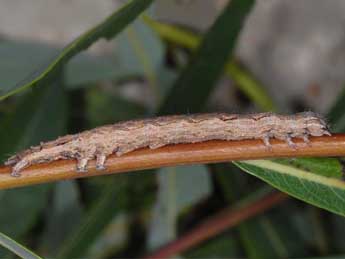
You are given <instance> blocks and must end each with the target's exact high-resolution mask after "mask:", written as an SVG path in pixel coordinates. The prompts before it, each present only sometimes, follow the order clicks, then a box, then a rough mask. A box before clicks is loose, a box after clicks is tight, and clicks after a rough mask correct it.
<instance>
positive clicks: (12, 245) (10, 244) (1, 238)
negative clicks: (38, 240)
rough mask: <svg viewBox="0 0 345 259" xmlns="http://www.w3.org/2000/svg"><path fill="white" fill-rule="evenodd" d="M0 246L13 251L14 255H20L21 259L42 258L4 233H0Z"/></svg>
mask: <svg viewBox="0 0 345 259" xmlns="http://www.w3.org/2000/svg"><path fill="white" fill-rule="evenodd" d="M0 245H2V246H3V247H6V248H7V249H8V250H10V251H12V252H13V253H14V254H16V255H18V256H19V257H20V258H25V259H39V258H41V257H39V256H38V255H36V254H35V253H34V252H32V251H30V250H29V249H27V248H26V247H24V246H22V245H21V244H19V243H17V242H16V241H14V240H13V239H11V238H9V237H8V236H6V235H4V234H3V233H0Z"/></svg>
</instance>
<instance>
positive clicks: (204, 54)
mask: <svg viewBox="0 0 345 259" xmlns="http://www.w3.org/2000/svg"><path fill="white" fill-rule="evenodd" d="M253 3H254V0H233V1H231V2H230V3H229V4H228V5H227V6H225V8H224V10H223V12H222V13H221V14H220V15H219V17H218V18H217V19H216V21H215V23H214V24H213V25H212V27H211V28H210V29H209V31H208V32H207V34H206V35H205V37H204V39H203V41H202V43H201V45H200V47H199V48H198V50H197V51H196V53H195V56H194V58H193V59H192V60H191V63H190V64H189V65H188V66H187V67H186V68H185V70H184V71H183V72H182V74H181V76H180V77H179V78H178V79H177V81H176V82H175V84H174V86H173V88H172V89H171V91H170V93H169V94H168V96H167V97H166V100H165V102H164V104H163V105H162V106H161V108H160V110H159V114H167V113H185V112H192V113H193V112H200V110H201V109H202V107H203V106H204V104H205V102H206V100H207V98H208V96H209V95H210V93H211V91H212V89H213V88H214V86H215V85H216V82H217V80H218V78H219V76H220V75H221V73H222V72H223V69H224V66H225V64H226V61H227V60H228V58H229V57H230V55H231V52H232V50H233V49H234V46H235V43H236V39H237V36H238V35H239V32H240V31H241V29H242V26H243V23H244V20H245V17H246V16H247V14H248V13H249V11H250V9H251V7H252V6H253Z"/></svg>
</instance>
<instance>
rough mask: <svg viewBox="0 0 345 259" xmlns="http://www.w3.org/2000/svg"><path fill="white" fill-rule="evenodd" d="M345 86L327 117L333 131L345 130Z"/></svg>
mask: <svg viewBox="0 0 345 259" xmlns="http://www.w3.org/2000/svg"><path fill="white" fill-rule="evenodd" d="M344 111H345V88H344V89H343V91H342V93H341V94H340V95H339V96H338V98H337V100H336V101H335V102H334V104H333V106H332V107H331V109H330V110H329V112H328V115H327V119H328V122H329V124H330V126H331V128H332V131H333V132H343V131H344V130H345V112H344Z"/></svg>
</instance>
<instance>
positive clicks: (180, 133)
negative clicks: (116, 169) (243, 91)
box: [5, 112, 331, 177]
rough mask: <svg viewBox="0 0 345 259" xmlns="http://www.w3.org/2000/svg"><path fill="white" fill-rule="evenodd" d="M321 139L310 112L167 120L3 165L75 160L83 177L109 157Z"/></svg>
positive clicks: (114, 130) (52, 144)
mask: <svg viewBox="0 0 345 259" xmlns="http://www.w3.org/2000/svg"><path fill="white" fill-rule="evenodd" d="M322 135H331V133H330V131H329V130H328V126H327V123H326V122H325V120H324V119H322V117H321V116H320V115H318V114H316V113H313V112H302V113H297V114H293V115H279V114H273V113H257V114H247V115H240V114H227V113H206V114H194V115H172V116H162V117H156V118H151V119H141V120H131V121H125V122H119V123H115V124H112V125H105V126H101V127H98V128H95V129H92V130H87V131H84V132H81V133H78V134H75V135H67V136H63V137H59V138H58V139H56V140H53V141H49V142H46V143H41V144H40V145H38V146H34V147H31V148H29V149H27V150H24V151H22V152H20V153H18V154H16V155H14V156H12V157H10V158H9V159H8V160H7V161H6V162H5V165H9V166H12V171H11V175H12V176H15V177H18V176H20V172H21V171H22V170H23V169H24V168H26V167H28V166H30V165H33V164H39V163H46V162H51V161H54V160H59V159H76V160H77V166H76V171H77V172H86V171H87V166H88V162H89V161H90V160H92V159H96V169H97V170H104V169H105V162H106V159H107V157H108V156H109V155H110V154H113V153H115V154H116V155H117V156H121V155H123V154H125V153H128V152H131V151H133V150H136V149H139V148H144V147H149V148H151V149H156V148H159V147H163V146H165V145H170V144H178V143H196V142H203V141H208V140H228V141H233V140H244V139H262V140H263V143H264V144H265V146H267V147H268V148H271V144H270V139H271V138H275V139H280V140H285V141H286V143H287V144H288V145H289V146H290V147H291V148H296V145H295V143H294V142H293V140H292V138H302V139H303V140H304V142H305V143H309V137H310V136H322Z"/></svg>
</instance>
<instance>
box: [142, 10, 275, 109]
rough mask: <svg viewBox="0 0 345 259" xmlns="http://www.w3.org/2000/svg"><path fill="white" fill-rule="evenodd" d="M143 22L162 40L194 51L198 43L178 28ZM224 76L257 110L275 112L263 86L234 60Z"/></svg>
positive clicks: (184, 30) (186, 31) (185, 31)
mask: <svg viewBox="0 0 345 259" xmlns="http://www.w3.org/2000/svg"><path fill="white" fill-rule="evenodd" d="M144 21H145V22H146V23H147V24H148V25H150V26H151V28H152V29H153V30H154V31H155V32H157V33H158V34H159V36H160V37H162V38H163V39H165V40H167V41H169V42H172V43H174V44H177V45H179V46H182V47H185V48H188V49H191V50H193V51H194V50H195V49H196V48H197V47H198V46H199V43H200V36H199V35H197V34H196V33H194V32H191V31H189V30H186V29H183V28H180V27H178V26H174V25H169V24H165V23H161V22H157V21H154V20H152V19H150V18H149V17H147V16H145V17H144ZM225 74H226V75H228V76H229V77H231V78H232V79H233V80H234V81H235V82H236V86H238V87H239V89H240V90H241V91H242V92H243V93H244V94H246V95H247V96H248V97H249V99H251V100H252V101H253V102H254V103H255V104H256V105H257V106H258V107H259V108H261V109H262V110H264V111H275V110H277V108H276V106H275V105H274V103H273V102H272V99H271V98H270V97H269V96H268V94H267V93H266V91H265V88H264V86H262V85H261V84H260V83H259V82H258V80H256V79H255V78H254V77H253V76H252V75H251V74H250V72H249V71H247V70H246V69H245V68H243V67H241V66H240V64H238V62H236V61H235V60H231V61H228V62H227V64H226V67H225Z"/></svg>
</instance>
